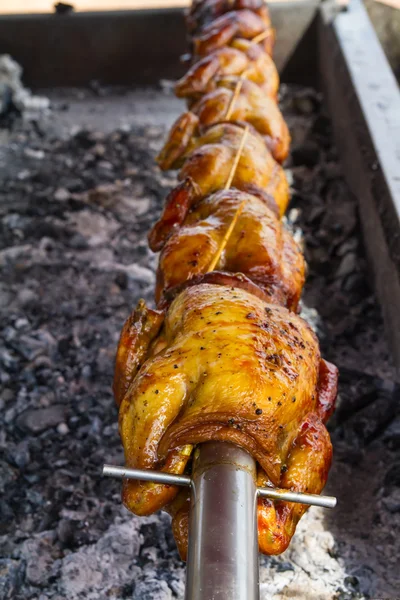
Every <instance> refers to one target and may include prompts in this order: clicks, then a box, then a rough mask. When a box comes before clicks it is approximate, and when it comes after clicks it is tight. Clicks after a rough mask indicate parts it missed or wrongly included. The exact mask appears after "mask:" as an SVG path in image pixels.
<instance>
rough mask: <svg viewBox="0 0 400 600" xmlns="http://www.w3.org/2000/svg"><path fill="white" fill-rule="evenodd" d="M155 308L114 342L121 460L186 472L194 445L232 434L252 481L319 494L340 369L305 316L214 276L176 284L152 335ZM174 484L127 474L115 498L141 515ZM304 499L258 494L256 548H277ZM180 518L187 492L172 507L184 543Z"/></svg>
mask: <svg viewBox="0 0 400 600" xmlns="http://www.w3.org/2000/svg"><path fill="white" fill-rule="evenodd" d="M143 310H144V311H147V315H146V316H145V317H143V315H142V314H140V312H141V311H142V312H143ZM160 319H161V315H160V313H157V312H156V311H149V310H148V309H145V308H143V307H142V308H139V311H138V312H137V313H136V315H134V316H133V317H132V318H130V319H129V320H128V324H127V326H126V328H125V329H124V333H123V335H122V337H121V342H120V347H119V350H118V356H117V368H118V376H117V379H116V382H115V388H114V389H115V391H116V400H117V402H118V403H120V433H121V438H122V442H123V445H124V450H125V460H126V464H127V466H129V467H132V468H142V469H158V470H165V471H168V472H170V473H183V471H184V469H185V467H186V465H187V463H188V461H189V458H190V455H191V453H192V451H193V447H194V446H195V445H196V444H200V443H202V442H206V441H209V440H220V441H229V442H233V443H236V444H238V445H240V446H241V447H243V448H244V449H246V450H248V451H249V452H250V453H251V454H252V455H253V456H254V457H255V458H256V460H257V461H258V464H259V476H258V479H259V483H260V484H262V485H267V484H273V485H276V486H278V485H279V486H281V487H288V488H290V489H294V490H296V491H307V492H310V493H319V492H320V491H321V490H322V488H323V487H324V485H325V482H326V478H327V472H328V470H329V465H330V461H331V452H332V450H331V443H330V440H329V435H328V433H327V431H326V429H325V425H324V422H325V420H326V418H327V416H328V415H329V414H330V412H331V410H332V408H333V402H334V398H335V395H336V390H335V382H336V380H335V377H334V373H333V377H327V376H326V373H327V372H329V373H330V372H332V371H333V369H334V367H332V366H330V365H328V364H327V363H325V362H324V361H321V358H320V354H319V348H318V342H317V340H316V337H315V335H314V333H313V332H312V330H311V329H310V327H309V326H308V325H307V324H306V322H305V321H303V320H302V319H301V318H300V317H298V316H296V315H295V314H294V313H292V312H289V311H288V310H287V309H285V308H283V307H281V306H278V305H276V304H267V303H266V302H264V301H262V300H260V299H259V298H257V297H256V296H254V295H253V294H250V293H249V292H247V291H245V290H242V289H240V288H237V287H236V288H235V287H226V286H217V285H210V284H200V285H198V286H193V287H188V288H187V289H186V290H184V291H183V292H182V293H181V294H179V296H178V297H177V298H176V299H175V300H174V301H173V302H172V304H171V306H170V308H169V309H168V311H167V312H166V314H165V319H164V322H163V325H162V328H161V330H160V333H159V334H158V336H157V337H154V333H155V332H156V331H158V330H159V327H160ZM149 323H152V326H150V325H149ZM152 327H153V329H152ZM130 332H132V333H130ZM146 338H147V349H146V351H145V352H144V351H143V350H144V348H145V346H146ZM138 356H140V357H141V360H140V363H141V364H138V363H139V361H138V359H137V357H138ZM127 363H128V364H129V365H132V364H134V365H135V367H134V369H132V368H126V364H127ZM137 369H138V371H137ZM124 374H126V377H124ZM177 493H178V489H177V488H176V487H174V486H165V485H160V484H152V483H144V482H137V481H125V482H124V486H123V501H124V503H125V505H126V506H127V508H129V509H130V510H132V511H133V512H135V513H136V514H139V515H146V514H150V513H152V512H154V511H155V510H158V509H160V508H163V507H165V505H166V504H168V503H170V502H172V501H173V500H174V499H175V498H176V496H177ZM171 510H172V511H174V506H173V505H172V507H171ZM182 510H183V513H184V514H183V513H182ZM304 510H305V507H304V506H300V507H298V506H297V507H296V506H294V505H285V506H284V509H283V508H282V507H280V506H279V503H278V505H277V506H275V504H274V503H273V502H269V501H265V500H263V501H260V502H259V510H258V519H259V543H260V548H261V550H262V551H265V552H268V553H269V554H276V553H279V552H282V551H283V550H284V548H285V547H286V546H287V544H288V543H289V540H290V537H291V535H292V533H293V532H294V529H295V526H296V523H297V521H298V519H299V518H300V516H301V514H302V513H303V512H304ZM186 518H187V503H185V502H184V503H183V506H182V507H181V508H180V510H179V511H177V514H176V519H178V521H179V522H180V525H179V527H178V526H177V529H178V530H179V531H181V534H182V536H183V539H179V540H178V545H179V547H180V548H181V551H183V554H184V549H185V547H186V543H187V542H186V538H185V533H184V531H185V527H184V524H183V523H182V519H183V520H185V519H186Z"/></svg>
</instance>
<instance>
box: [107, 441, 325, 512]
mask: <svg viewBox="0 0 400 600" xmlns="http://www.w3.org/2000/svg"><path fill="white" fill-rule="evenodd" d="M218 443H220V442H218ZM202 447H203V446H202ZM103 475H105V476H107V477H116V478H118V479H140V480H141V481H153V482H154V483H164V484H166V485H180V486H186V487H189V486H191V485H192V483H193V480H192V479H191V478H190V477H186V476H184V475H172V474H171V473H165V472H163V471H150V470H148V471H145V470H142V469H128V468H126V467H117V466H114V465H104V466H103ZM256 493H257V494H258V495H259V496H261V497H263V498H271V499H272V500H283V501H285V502H298V503H300V504H309V505H311V506H321V507H322V508H334V507H335V506H336V503H337V500H336V498H335V497H334V496H319V495H318V494H303V493H301V492H291V491H288V490H283V489H278V488H256Z"/></svg>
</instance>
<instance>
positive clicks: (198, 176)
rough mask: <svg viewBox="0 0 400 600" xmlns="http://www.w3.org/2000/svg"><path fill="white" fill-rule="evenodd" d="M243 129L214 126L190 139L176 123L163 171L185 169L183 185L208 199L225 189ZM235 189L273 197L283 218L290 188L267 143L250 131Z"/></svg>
mask: <svg viewBox="0 0 400 600" xmlns="http://www.w3.org/2000/svg"><path fill="white" fill-rule="evenodd" d="M243 133H244V131H243V126H242V125H240V124H234V123H220V124H217V125H213V126H212V127H210V128H209V129H207V130H206V132H205V133H204V134H203V135H200V136H195V135H193V136H189V135H188V132H187V130H186V129H185V128H182V126H181V121H180V119H178V121H177V122H176V123H175V125H174V127H173V128H172V131H171V133H170V136H169V138H168V139H167V142H166V144H165V146H164V148H163V149H162V150H161V153H160V154H159V156H158V163H159V165H160V166H161V168H162V169H164V170H165V169H174V168H179V167H182V168H181V170H180V173H179V179H180V180H181V181H186V180H190V181H191V182H192V184H191V185H192V191H193V194H195V195H196V194H197V195H198V196H200V197H202V196H206V195H208V194H210V193H213V192H216V191H218V190H220V189H223V188H224V187H225V185H226V183H227V181H228V179H229V175H230V173H231V170H232V165H233V163H234V160H235V156H236V154H237V152H238V150H239V148H240V147H241V142H242V139H243ZM231 185H232V187H236V188H238V189H240V190H243V191H249V192H250V191H252V189H253V188H254V187H255V186H256V187H258V188H261V189H262V190H263V191H264V193H265V194H267V195H269V196H270V197H272V198H273V199H274V201H275V203H276V205H277V206H278V209H279V213H280V214H281V215H282V214H283V213H284V212H285V210H286V207H287V204H288V201H289V186H288V182H287V179H286V176H285V172H284V170H283V169H282V167H281V166H280V165H279V164H278V163H277V162H276V161H275V160H274V159H273V157H272V155H271V153H270V152H269V150H268V148H267V147H266V145H265V143H264V140H263V138H262V136H261V135H259V134H258V133H257V132H256V131H255V129H254V128H252V127H250V130H249V132H248V135H247V137H246V139H245V143H244V145H243V149H242V151H241V154H240V159H239V162H238V165H237V167H236V170H235V173H234V177H233V180H232V184H231Z"/></svg>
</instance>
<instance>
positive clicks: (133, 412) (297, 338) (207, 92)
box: [114, 0, 337, 558]
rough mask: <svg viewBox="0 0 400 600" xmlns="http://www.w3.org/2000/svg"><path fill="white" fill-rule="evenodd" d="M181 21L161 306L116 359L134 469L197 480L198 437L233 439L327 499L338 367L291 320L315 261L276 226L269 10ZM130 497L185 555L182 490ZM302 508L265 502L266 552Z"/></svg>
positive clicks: (133, 486) (126, 488) (251, 6)
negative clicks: (181, 72) (157, 515)
mask: <svg viewBox="0 0 400 600" xmlns="http://www.w3.org/2000/svg"><path fill="white" fill-rule="evenodd" d="M186 19H187V25H188V30H189V34H190V36H191V50H192V56H191V61H192V64H191V66H190V68H189V70H188V72H187V74H186V75H185V76H184V77H182V78H181V79H180V80H179V81H178V82H177V84H176V88H175V90H176V94H177V96H179V97H182V98H186V100H187V104H188V110H187V111H186V112H185V113H184V114H183V115H182V116H181V117H179V119H178V120H177V121H176V123H175V124H174V126H173V127H172V130H171V133H170V135H169V137H168V139H167V141H166V143H165V145H164V148H163V149H162V150H161V152H160V154H159V157H158V162H159V165H160V167H161V168H162V169H179V174H178V180H179V183H178V185H177V186H176V187H175V188H174V189H173V190H172V191H171V192H170V193H169V195H168V197H167V199H166V203H165V207H164V210H163V213H162V215H161V218H160V219H159V220H158V222H157V223H156V224H155V225H154V227H153V228H152V230H151V232H150V234H149V244H150V247H151V249H152V250H154V251H160V259H159V266H158V272H157V286H156V301H157V306H158V310H152V309H150V308H148V307H147V306H146V304H145V303H144V302H143V301H141V302H139V304H138V306H137V308H136V310H135V311H134V312H133V313H132V315H131V316H130V317H129V318H128V320H127V321H126V323H125V325H124V327H123V330H122V333H121V337H120V342H119V346H118V350H117V358H116V367H115V378H114V395H115V399H116V402H117V404H118V406H119V425H120V435H121V439H122V443H123V446H124V452H125V460H126V464H127V466H128V467H132V468H139V469H156V470H163V471H166V472H169V473H175V474H182V473H184V472H185V473H190V468H191V457H192V455H193V452H195V451H196V446H197V445H198V444H201V443H203V442H207V441H221V442H231V443H235V444H237V445H239V446H241V447H242V448H244V449H245V450H247V451H248V452H249V453H250V454H251V455H252V456H253V457H254V459H255V460H256V461H257V469H258V475H257V479H258V481H257V484H258V486H260V487H263V486H279V487H281V488H286V489H289V490H294V491H298V492H307V493H313V494H318V493H320V492H321V491H322V489H323V487H324V485H325V483H326V480H327V475H328V471H329V467H330V463H331V455H332V447H331V442H330V439H329V435H328V432H327V430H326V427H325V423H326V420H327V419H328V417H329V416H330V414H331V412H332V411H333V408H334V402H335V397H336V388H337V369H336V367H334V366H333V365H330V364H329V363H327V362H325V361H324V360H322V359H321V357H320V352H319V347H318V342H317V339H316V337H315V335H314V333H313V332H312V330H311V329H310V327H309V326H308V325H307V324H306V322H305V321H303V320H302V319H301V318H300V317H299V316H298V315H297V314H296V310H297V306H298V303H299V298H300V295H301V290H302V287H303V284H304V275H305V263H304V259H303V257H302V255H301V253H300V250H299V248H298V247H297V244H296V243H295V241H294V240H293V239H292V237H291V235H290V234H289V232H288V231H287V230H285V228H284V226H283V223H282V221H281V219H280V218H281V217H282V216H283V214H284V212H285V210H286V208H287V204H288V201H289V186H288V182H287V180H286V177H285V173H284V171H283V169H282V167H281V164H280V163H282V162H283V161H284V160H285V158H286V156H287V154H288V148H289V143H290V136H289V132H288V129H287V127H286V124H285V123H284V121H283V118H282V115H281V113H280V111H279V108H278V106H277V103H276V97H277V91H278V86H279V76H278V73H277V70H276V67H275V65H274V63H273V61H272V58H271V56H270V54H271V51H272V45H273V42H274V34H273V30H272V27H271V23H270V19H269V15H268V11H267V8H266V6H265V4H264V2H263V0H193V3H192V7H191V9H189V11H188V13H187V16H186ZM260 36H261V37H260ZM123 502H124V504H125V505H126V506H127V508H129V509H130V510H131V511H133V512H134V513H136V514H138V515H148V514H151V513H152V512H154V511H156V510H159V509H161V508H163V509H165V510H167V511H168V512H169V513H170V514H171V516H172V527H173V533H174V536H175V539H176V542H177V545H178V549H179V552H180V554H181V556H182V558H185V557H186V551H187V542H188V515H189V496H188V493H187V492H186V491H185V490H182V489H180V490H178V488H177V487H175V486H166V485H162V484H154V483H148V482H143V481H131V480H126V481H124V484H123ZM306 510H307V507H306V506H305V505H302V504H294V503H287V502H282V501H280V502H279V501H272V500H268V499H265V498H264V499H259V500H258V538H259V547H260V550H261V551H262V552H264V553H266V554H279V553H280V552H283V551H284V550H285V549H286V548H287V546H288V544H289V542H290V539H291V537H292V536H293V534H294V532H295V528H296V525H297V523H298V521H299V519H300V518H301V516H302V515H303V514H304V512H305V511H306Z"/></svg>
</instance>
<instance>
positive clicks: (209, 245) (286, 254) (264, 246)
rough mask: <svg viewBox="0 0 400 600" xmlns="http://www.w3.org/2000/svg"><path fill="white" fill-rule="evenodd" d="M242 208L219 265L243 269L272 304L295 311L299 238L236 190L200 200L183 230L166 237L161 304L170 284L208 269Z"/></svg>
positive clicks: (160, 277) (261, 204) (253, 198)
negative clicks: (295, 239)
mask: <svg viewBox="0 0 400 600" xmlns="http://www.w3.org/2000/svg"><path fill="white" fill-rule="evenodd" d="M243 203H244V204H243ZM240 208H242V211H241V213H240V216H238V218H237V222H236V224H235V226H234V229H233V231H232V234H231V235H230V237H229V240H228V242H227V245H226V247H225V249H224V251H223V253H222V255H221V258H220V260H219V262H218V264H217V265H216V266H215V269H219V270H223V271H226V272H233V273H236V272H240V273H243V274H244V275H246V276H247V277H248V278H249V279H251V280H252V281H253V282H255V283H256V284H257V285H258V286H259V287H260V288H261V289H262V290H263V291H264V293H265V297H266V298H268V299H269V301H270V302H274V303H276V304H281V305H283V306H286V307H287V308H290V309H291V310H296V308H297V305H298V302H299V299H300V294H301V290H302V287H303V285H304V270H305V269H304V259H303V256H302V254H301V252H300V250H299V248H298V246H297V244H296V242H295V241H294V240H293V238H292V236H291V235H290V234H289V233H288V232H287V231H286V230H285V229H284V227H283V225H282V223H281V221H280V220H279V219H278V218H277V216H276V215H275V214H274V213H273V211H271V209H270V208H268V206H267V205H266V204H265V203H264V202H263V201H262V200H260V198H257V197H256V196H253V195H251V194H246V193H245V192H240V191H238V190H235V189H230V190H223V191H220V192H217V193H216V194H212V195H211V196H208V197H206V198H204V199H203V200H201V201H200V202H198V203H196V205H195V206H194V207H193V208H192V210H190V211H189V213H188V214H187V216H186V219H185V220H184V222H183V224H182V226H181V228H180V229H179V230H177V231H175V232H174V233H173V235H171V237H170V238H169V239H168V241H167V243H166V244H165V246H164V248H163V250H162V252H161V255H160V261H159V267H158V272H157V286H156V300H157V302H160V300H161V299H162V297H163V294H164V292H166V293H167V294H168V291H169V290H170V289H171V288H174V287H176V286H179V285H181V284H182V283H184V282H185V281H188V280H189V279H192V278H193V277H195V276H196V275H199V274H201V273H205V272H207V270H208V269H209V267H210V264H211V262H212V260H213V258H214V256H215V255H216V253H217V250H218V248H219V247H220V245H221V243H222V241H223V238H224V235H225V234H226V231H227V229H228V227H229V226H230V223H231V222H232V220H233V219H234V218H235V215H236V214H237V213H238V211H239V209H240Z"/></svg>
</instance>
